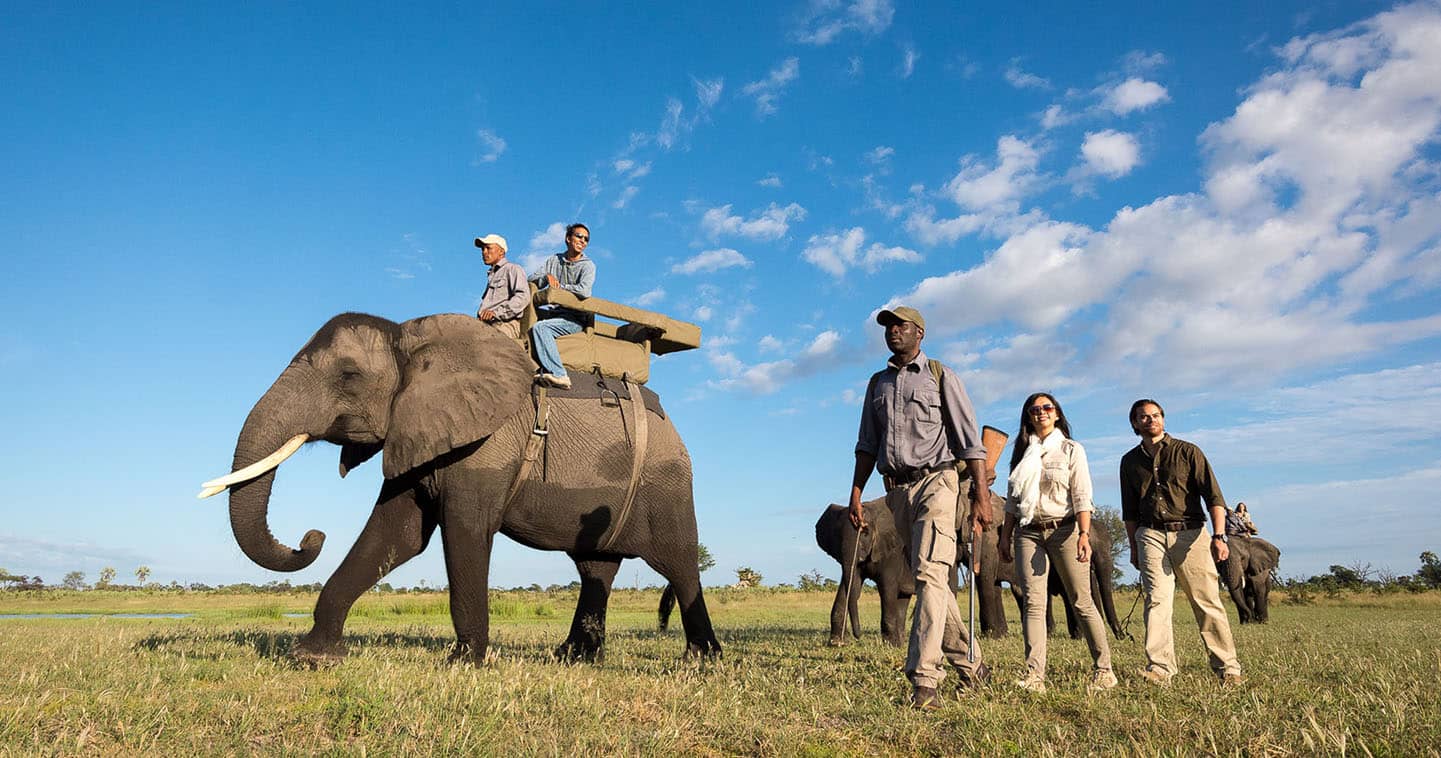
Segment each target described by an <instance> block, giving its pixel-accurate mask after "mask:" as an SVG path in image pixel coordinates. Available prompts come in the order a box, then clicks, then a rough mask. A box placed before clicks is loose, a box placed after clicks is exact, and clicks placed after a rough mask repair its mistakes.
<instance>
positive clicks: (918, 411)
mask: <svg viewBox="0 0 1441 758" xmlns="http://www.w3.org/2000/svg"><path fill="white" fill-rule="evenodd" d="M906 400H907V403H906V405H907V408H906V410H907V411H909V412H910V413H911V415H912V416H913V417H914V418H915V420H916V423H917V424H919V425H920V426H922V427H927V426H935V425H937V424H940V423H941V393H939V392H937V391H935V390H933V389H927V388H922V389H914V390H911V395H910V397H908V398H907V399H906Z"/></svg>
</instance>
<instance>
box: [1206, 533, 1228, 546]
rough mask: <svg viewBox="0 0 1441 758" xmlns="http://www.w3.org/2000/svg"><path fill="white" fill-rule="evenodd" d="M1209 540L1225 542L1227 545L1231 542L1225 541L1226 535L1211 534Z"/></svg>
mask: <svg viewBox="0 0 1441 758" xmlns="http://www.w3.org/2000/svg"><path fill="white" fill-rule="evenodd" d="M1211 539H1213V540H1220V541H1222V542H1225V543H1227V544H1229V543H1230V542H1231V540H1229V539H1227V537H1226V535H1224V534H1213V535H1211Z"/></svg>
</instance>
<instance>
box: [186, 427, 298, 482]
mask: <svg viewBox="0 0 1441 758" xmlns="http://www.w3.org/2000/svg"><path fill="white" fill-rule="evenodd" d="M309 440H310V435H308V434H297V435H295V436H294V437H291V438H290V439H289V440H288V441H287V442H286V443H285V444H284V445H281V446H280V449H279V450H276V451H275V452H273V453H271V454H270V455H267V456H265V457H264V458H261V459H260V460H258V461H256V462H254V463H252V464H250V465H249V466H246V467H245V468H243V469H240V470H239V471H232V472H230V473H229V474H226V475H225V476H222V477H220V478H219V479H211V480H210V481H208V482H204V483H202V484H201V485H200V486H201V487H204V488H205V489H204V490H201V492H200V497H202V498H205V497H210V496H211V495H214V494H215V493H216V492H219V491H220V490H223V489H225V488H226V487H229V486H231V485H233V484H239V483H241V482H248V481H250V480H251V479H254V478H255V477H257V476H260V475H261V474H264V473H265V472H267V471H269V470H271V469H273V468H275V467H276V466H279V465H280V464H281V463H284V462H285V459H286V458H289V457H290V456H292V455H295V451H296V450H299V449H300V446H301V445H304V444H305V443H306V442H308V441H309ZM217 488H218V489H217ZM211 490H215V491H214V492H212V491H211Z"/></svg>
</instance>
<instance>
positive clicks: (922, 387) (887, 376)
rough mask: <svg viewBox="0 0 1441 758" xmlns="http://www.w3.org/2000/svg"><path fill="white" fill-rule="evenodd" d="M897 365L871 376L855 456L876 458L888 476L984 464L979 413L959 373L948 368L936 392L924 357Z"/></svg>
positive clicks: (889, 366)
mask: <svg viewBox="0 0 1441 758" xmlns="http://www.w3.org/2000/svg"><path fill="white" fill-rule="evenodd" d="M896 360H897V359H896V358H894V357H892V358H891V360H889V361H887V362H886V368H885V370H883V371H880V372H877V373H876V375H875V376H873V377H871V383H870V387H869V390H868V391H867V392H866V399H865V404H864V406H862V408H861V431H860V435H859V437H858V438H857V440H856V452H857V453H866V454H868V455H873V456H875V458H876V470H877V471H879V472H881V474H883V475H885V476H896V475H898V474H905V473H908V472H911V471H914V470H916V469H920V468H926V467H934V466H940V465H942V464H944V463H948V462H952V461H972V460H985V459H986V448H985V446H984V445H982V444H981V429H980V425H979V424H978V423H977V422H976V411H975V409H974V408H973V407H971V398H970V396H968V395H967V394H966V388H965V385H963V384H961V379H960V377H958V376H956V372H954V371H952V370H951V369H950V368H949V367H946V366H943V367H942V368H941V386H940V387H937V386H936V380H935V378H934V377H933V376H932V375H931V369H930V366H929V365H928V363H927V358H926V354H925V353H924V352H920V353H917V354H916V357H915V359H914V360H912V361H911V362H910V363H907V364H905V365H904V366H898V365H896V362H895V361H896ZM942 394H944V395H945V402H944V403H943V402H942V401H941V396H942Z"/></svg>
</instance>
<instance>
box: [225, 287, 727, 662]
mask: <svg viewBox="0 0 1441 758" xmlns="http://www.w3.org/2000/svg"><path fill="white" fill-rule="evenodd" d="M533 371H534V366H533V364H532V363H531V361H530V359H529V358H528V357H527V356H526V354H525V352H524V351H523V350H522V349H521V347H520V346H519V345H517V343H516V342H515V341H513V340H510V339H508V338H506V337H505V336H504V335H502V334H501V333H500V332H499V331H498V330H496V329H494V328H493V327H490V326H488V325H486V324H483V323H481V322H480V321H478V320H476V319H474V318H470V317H467V316H462V315H459V314H442V315H436V316H426V317H423V318H418V319H414V320H411V321H406V322H404V323H400V324H397V323H395V322H392V321H388V320H386V319H383V318H378V317H375V316H369V315H365V314H357V313H347V314H342V315H340V316H336V317H335V318H333V319H331V320H330V321H328V322H327V323H326V324H325V325H324V326H323V327H321V329H320V331H318V332H316V334H315V336H314V337H312V338H311V339H310V341H309V342H307V343H306V344H305V346H304V347H303V348H301V349H300V352H299V353H297V354H296V355H295V358H294V359H292V360H291V362H290V365H289V366H287V367H286V368H285V370H284V371H283V372H281V374H280V377H279V378H278V379H276V381H275V383H274V384H273V385H272V386H271V387H270V389H269V390H268V391H266V393H265V394H264V396H262V397H261V398H260V400H259V401H258V402H257V403H256V404H255V407H254V408H253V409H252V410H251V411H250V415H249V417H247V418H246V420H245V425H244V426H243V427H242V428H241V430H240V435H239V439H238V441H237V442H236V445H235V458H234V464H233V467H232V471H234V472H235V473H233V474H232V475H231V476H230V477H222V478H221V479H220V480H216V481H215V482H208V483H207V484H211V485H214V487H212V489H211V490H207V492H209V491H213V490H216V489H219V487H221V486H224V485H229V486H230V522H231V527H232V529H233V531H234V534H235V539H236V542H237V543H239V545H240V548H241V550H243V551H244V552H245V554H246V555H247V556H249V557H250V559H251V560H253V561H255V562H256V563H258V564H260V565H261V566H263V567H265V568H268V569H271V570H273V571H296V570H298V569H302V568H304V567H306V566H308V565H310V563H311V562H312V561H314V560H315V558H316V556H317V555H319V553H320V548H321V544H322V543H323V541H324V539H325V535H323V534H321V533H320V532H317V531H314V530H312V531H310V532H307V533H306V535H305V536H304V538H302V539H301V542H300V548H299V549H298V550H294V549H291V548H290V547H288V546H286V545H284V544H282V543H280V542H279V541H278V540H276V539H275V538H274V537H273V536H272V535H271V532H270V528H269V526H268V522H267V508H268V505H269V501H270V490H271V485H272V483H273V482H274V478H275V472H274V470H273V469H274V467H275V466H278V465H279V462H280V461H281V460H284V457H285V455H286V454H288V453H289V452H293V451H294V448H296V447H299V445H300V443H301V442H303V441H307V440H325V441H327V442H331V443H333V444H336V445H339V446H340V475H341V476H344V475H345V474H346V472H347V471H349V470H350V469H352V468H354V467H355V466H358V465H360V464H361V463H363V462H364V461H366V460H367V459H369V458H370V457H372V456H374V455H375V454H376V453H378V452H381V451H384V458H383V468H384V474H385V481H384V483H383V484H382V485H381V488H380V495H379V497H378V498H377V500H376V503H375V508H374V510H373V511H372V512H371V514H370V518H369V520H368V521H367V523H366V525H365V528H364V530H363V531H362V532H361V534H360V536H359V538H357V539H356V541H355V544H354V545H353V546H351V548H350V552H349V554H347V555H346V557H345V559H344V560H343V561H342V562H341V564H340V567H339V568H337V569H336V570H335V573H334V574H333V575H332V576H331V577H330V579H329V580H328V581H327V582H326V583H325V587H324V589H323V590H321V593H320V598H319V600H318V601H317V603H316V606H315V622H314V626H313V627H312V628H311V630H310V632H309V633H308V634H306V636H305V637H304V638H303V639H301V640H300V641H299V642H298V643H297V645H296V648H295V650H294V654H295V656H296V657H297V658H298V659H300V660H302V661H307V662H320V661H324V660H333V659H338V658H340V657H343V656H344V655H345V645H344V643H343V641H342V630H343V627H344V624H345V619H346V616H347V614H348V613H349V611H350V607H351V605H352V604H353V603H354V602H355V600H356V599H357V598H358V597H360V595H361V594H362V593H364V592H365V591H366V590H367V589H369V588H370V587H371V586H372V585H374V584H375V583H376V582H378V581H380V579H381V578H382V577H384V576H385V575H386V574H387V573H388V572H389V571H390V570H392V569H394V568H395V567H396V566H399V565H401V564H402V563H405V562H406V561H408V560H410V559H411V558H413V557H415V556H416V555H417V554H419V553H420V552H421V551H423V550H424V549H425V548H426V545H427V544H428V543H429V541H430V538H431V535H432V533H433V532H434V531H435V528H436V527H437V526H439V527H440V533H441V542H442V545H443V547H444V550H445V567H446V575H447V577H448V578H449V582H450V595H451V602H450V611H451V620H452V621H453V623H454V625H455V635H456V644H455V648H454V650H453V652H452V654H451V657H452V659H459V660H468V661H472V662H478V661H482V660H484V657H485V654H486V650H487V648H488V646H489V642H490V629H489V616H490V613H489V571H490V556H491V546H492V543H493V541H494V539H495V534H496V532H500V533H502V534H504V535H506V536H507V537H510V538H511V539H513V540H515V541H517V542H519V543H521V544H524V545H528V546H530V547H533V548H537V549H540V550H560V551H564V552H565V553H567V554H568V555H569V556H570V557H571V559H572V560H574V561H575V565H576V568H577V569H578V570H579V572H580V577H581V591H580V598H579V601H578V603H577V605H576V610H575V617H574V620H573V622H572V624H571V628H570V634H569V636H568V637H567V639H566V640H565V642H564V643H563V644H561V646H560V647H559V648H558V649H557V650H556V653H557V655H558V656H563V657H568V658H581V659H588V660H594V659H597V658H599V657H600V656H601V654H602V652H603V646H604V642H605V618H606V607H607V604H608V600H609V597H610V590H611V583H612V581H613V580H614V579H615V575H616V571H617V570H618V569H619V567H620V562H621V560H622V559H624V558H636V557H639V558H641V559H643V560H644V561H645V562H646V563H647V564H649V565H650V566H651V567H652V568H654V569H655V570H656V571H657V572H658V573H660V574H661V575H662V576H664V577H666V579H667V580H669V581H670V582H671V583H672V584H673V585H675V587H676V592H677V594H678V596H679V600H680V605H681V613H682V616H681V618H682V623H683V624H684V626H685V636H686V650H687V652H688V653H695V654H702V655H719V654H720V644H719V642H717V640H716V636H715V632H714V630H713V629H712V627H711V621H710V616H709V614H708V613H707V612H706V606H705V599H704V597H703V596H702V593H701V585H700V572H699V571H698V570H697V567H696V552H697V545H698V544H699V543H698V541H697V538H696V521H695V508H694V503H693V500H692V492H691V465H690V457H689V455H688V454H687V453H686V449H685V445H684V444H683V443H682V442H681V440H680V436H679V435H678V434H677V433H676V430H675V427H674V426H673V425H672V424H671V422H670V420H669V418H667V417H666V415H665V414H664V412H663V411H662V410H661V408H660V403H659V399H658V398H656V396H655V394H654V393H653V392H650V391H649V390H646V389H641V388H636V391H637V392H639V394H640V395H641V397H642V398H644V403H645V407H646V408H648V410H642V411H640V413H644V414H646V415H645V417H644V419H641V418H639V414H638V412H637V408H638V407H639V403H637V402H634V401H632V400H631V399H630V392H629V391H627V388H626V386H625V385H624V384H622V383H621V382H620V381H614V380H611V381H610V382H609V384H610V386H609V387H603V388H601V389H604V390H605V391H604V392H598V391H596V390H597V387H596V386H595V385H596V384H597V383H598V381H599V380H597V379H596V378H595V377H591V378H590V380H589V390H590V391H589V392H587V384H586V381H585V376H584V375H580V374H579V372H577V376H576V380H577V381H576V388H575V389H573V390H571V391H567V392H558V391H554V390H552V391H549V392H548V394H547V395H546V398H547V399H546V401H545V403H544V404H543V405H544V407H546V408H548V419H545V418H539V416H540V414H539V413H538V410H537V409H538V407H540V406H542V403H541V400H540V396H539V395H538V394H537V392H538V391H537V390H536V389H535V387H534V385H533V378H532V377H533ZM631 386H634V385H631ZM602 395H604V396H605V398H606V400H604V401H603V400H602V399H601V396H602ZM538 421H539V423H537V422H538ZM547 430H548V432H549V433H548V434H546V431H547ZM537 432H539V433H538V434H537ZM633 441H636V442H641V443H642V444H641V445H633V444H632V442H633ZM280 448H284V449H283V450H280ZM637 448H639V449H637ZM271 451H277V452H276V454H272V452H271ZM253 464H258V465H253ZM633 465H639V466H640V468H639V472H638V475H635V476H633V475H632V468H633ZM242 470H243V471H242ZM232 480H235V481H232ZM202 494H205V493H202ZM627 502H629V503H630V506H629V508H626V507H625V503H627Z"/></svg>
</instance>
